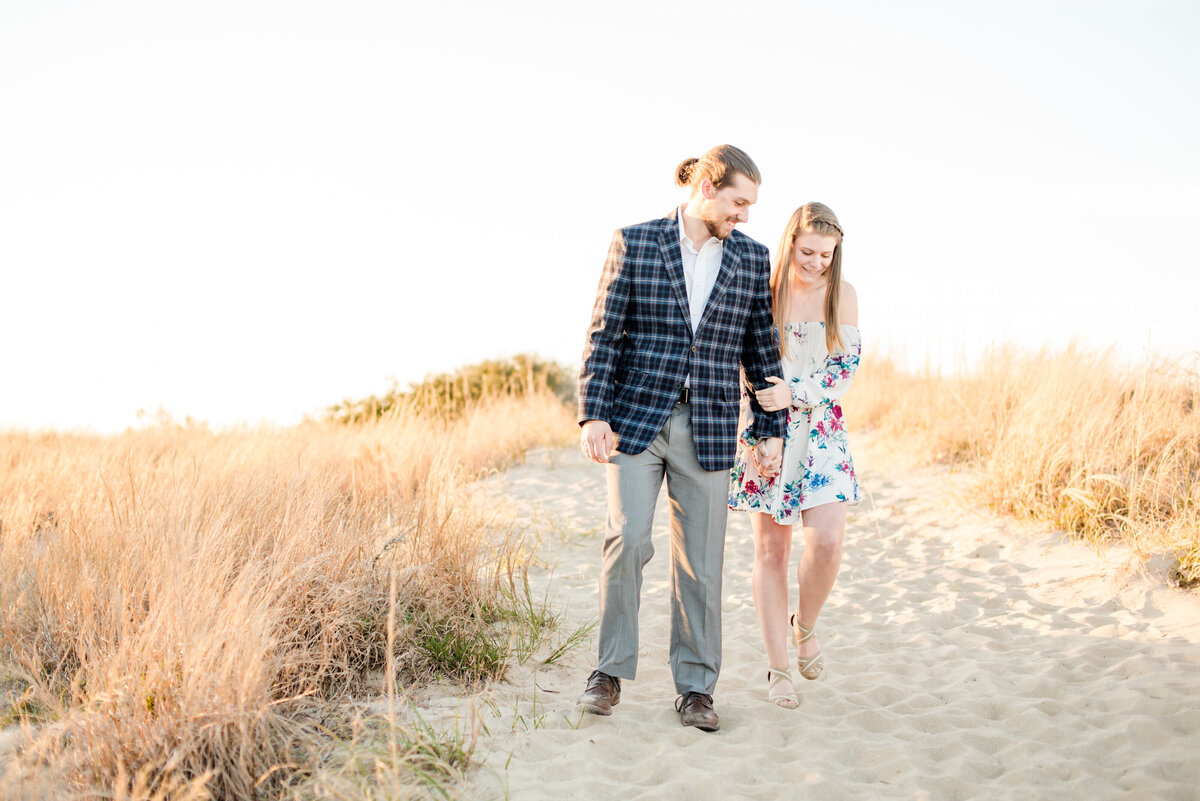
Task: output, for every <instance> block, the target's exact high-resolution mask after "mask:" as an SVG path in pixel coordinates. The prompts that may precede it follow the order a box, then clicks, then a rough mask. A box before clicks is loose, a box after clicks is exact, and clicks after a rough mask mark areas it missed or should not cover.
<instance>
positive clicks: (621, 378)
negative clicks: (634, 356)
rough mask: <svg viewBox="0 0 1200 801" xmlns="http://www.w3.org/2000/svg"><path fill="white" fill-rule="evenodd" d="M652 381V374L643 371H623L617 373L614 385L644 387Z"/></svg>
mask: <svg viewBox="0 0 1200 801" xmlns="http://www.w3.org/2000/svg"><path fill="white" fill-rule="evenodd" d="M649 380H650V374H649V373H646V372H644V371H642V370H622V371H621V372H619V373H617V375H616V377H615V378H614V379H613V383H614V384H616V385H617V386H618V387H630V388H633V387H644V386H646V383H647V382H648V381H649Z"/></svg>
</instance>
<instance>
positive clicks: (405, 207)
mask: <svg viewBox="0 0 1200 801" xmlns="http://www.w3.org/2000/svg"><path fill="white" fill-rule="evenodd" d="M1197 42H1200V3H1194V2H1173V3H1172V2H1144V3H1139V4H1137V5H1133V4H1129V3H1116V2H1047V1H1046V0H1041V1H1040V2H994V3H983V2H980V3H959V2H919V3H902V2H849V3H845V2H839V3H829V2H824V3H813V2H766V1H765V0H756V1H755V0H751V1H749V2H739V3H730V2H721V3H708V2H694V1H693V2H664V3H651V2H648V1H647V0H642V1H641V2H636V1H632V0H631V1H628V2H627V1H626V0H619V1H618V2H607V3H603V4H598V3H565V2H547V3H530V2H513V3H503V4H502V3H495V2H454V0H442V1H441V2H352V3H336V4H335V3H314V2H294V0H286V1H285V0H279V2H266V1H260V0H239V1H238V2H224V1H222V0H208V1H207V2H204V3H187V4H185V3H166V2H156V1H151V2H92V3H87V2H47V1H46V0H5V1H4V2H3V3H2V4H0V290H2V295H0V428H3V427H45V426H54V427H59V428H66V427H87V428H91V429H94V430H101V431H107V430H119V429H121V428H123V427H125V426H127V425H133V424H136V422H137V419H136V413H137V411H138V410H139V409H146V410H149V411H154V410H155V409H157V408H159V407H162V408H164V409H165V410H166V411H168V412H169V413H170V414H172V415H174V416H175V417H177V418H182V417H184V416H189V415H190V416H193V417H196V418H198V419H203V420H208V421H211V422H214V423H218V424H224V423H232V422H237V421H249V422H256V421H260V420H269V421H275V422H281V423H287V422H291V421H294V420H297V419H299V418H300V417H301V416H302V415H304V414H305V413H312V412H315V411H317V410H319V409H320V408H322V407H324V406H326V405H329V404H331V403H335V402H337V401H338V400H340V399H342V398H344V397H361V396H364V395H367V394H370V393H372V392H381V391H384V390H385V389H386V388H387V387H388V385H389V380H390V379H391V378H395V379H398V380H399V381H400V382H401V384H402V385H404V384H407V382H409V381H412V380H417V379H420V378H421V377H422V376H423V375H425V374H427V373H429V372H436V371H442V370H447V369H452V368H454V367H457V366H460V365H462V364H466V363H470V362H474V361H479V360H481V359H484V358H492V357H498V356H507V355H511V354H514V353H519V352H537V353H539V354H541V355H542V356H545V357H549V358H554V359H558V360H561V361H564V362H567V363H572V364H575V363H577V362H578V360H579V354H580V351H581V348H582V344H583V333H584V329H585V327H586V324H587V318H588V314H589V311H590V308H591V304H592V300H593V298H594V294H595V288H596V282H597V279H598V277H599V271H600V267H601V265H602V263H603V258H604V254H605V250H606V247H607V244H608V241H609V238H610V236H611V234H612V231H613V229H615V228H617V227H619V226H621V225H625V224H629V223H634V222H640V221H642V220H645V219H648V218H651V217H656V216H661V215H663V214H665V213H667V212H668V211H669V210H670V209H671V208H672V207H673V206H674V205H675V204H677V203H678V202H679V200H680V190H678V189H676V188H675V187H674V185H673V183H672V174H673V171H674V168H675V166H676V164H677V163H678V162H679V161H681V160H682V159H683V158H685V157H688V156H698V155H699V154H700V153H701V152H702V151H703V150H705V149H707V148H708V147H710V146H712V145H715V144H719V143H723V142H729V143H732V144H736V145H738V146H739V147H742V148H743V149H745V150H746V151H747V152H749V153H750V155H751V156H752V157H753V158H754V159H755V161H756V162H757V163H758V165H759V167H760V168H761V170H762V172H763V176H764V181H763V185H762V188H761V191H760V193H759V203H758V205H757V206H756V207H755V208H754V209H753V210H752V212H751V219H750V223H749V224H748V225H747V226H745V228H744V230H745V231H746V233H748V234H749V235H751V236H753V237H755V238H757V239H759V240H760V241H763V242H765V243H766V244H767V245H768V246H770V247H771V248H772V249H774V248H775V247H776V246H777V244H778V238H779V235H780V233H781V231H782V228H783V225H784V223H785V222H786V220H787V217H788V216H789V215H790V213H791V212H792V210H793V209H794V208H795V207H796V206H798V205H799V204H801V203H803V202H805V201H808V200H820V201H823V202H825V203H828V204H829V205H830V206H832V207H833V208H834V209H835V211H837V213H838V215H839V217H840V218H841V220H842V223H843V225H844V227H845V228H846V230H847V242H846V255H845V258H846V262H845V269H846V274H847V277H848V278H849V280H851V281H852V282H853V283H854V284H855V286H856V287H857V288H858V291H859V295H860V299H861V326H862V328H863V331H864V338H865V343H866V348H867V352H868V353H869V352H870V350H871V349H872V348H874V349H876V350H879V349H880V348H882V347H885V346H886V347H891V348H903V349H904V350H905V351H906V352H907V354H908V356H909V357H910V358H911V359H913V360H914V361H917V362H921V361H924V360H926V359H929V360H932V361H935V362H941V363H943V364H946V363H952V362H954V361H956V360H961V359H963V358H970V356H971V355H972V354H974V353H976V352H978V350H979V348H980V347H981V346H983V345H984V344H986V343H988V342H993V341H1001V340H1008V341H1015V342H1019V343H1024V344H1030V345H1036V344H1042V343H1046V344H1051V345H1061V344H1065V343H1066V342H1067V341H1068V340H1069V339H1071V338H1072V337H1075V338H1077V339H1079V340H1080V341H1082V342H1085V343H1088V344H1096V345H1102V344H1110V343H1115V344H1117V345H1118V347H1119V352H1121V353H1123V354H1126V355H1129V356H1133V355H1136V354H1139V353H1141V352H1142V349H1143V348H1144V347H1145V346H1146V345H1147V343H1149V344H1150V345H1151V346H1154V347H1158V348H1161V349H1164V350H1166V351H1168V352H1170V353H1175V354H1179V353H1185V352H1189V351H1191V352H1194V351H1196V350H1197V349H1200V269H1198V268H1200V263H1198V262H1200V259H1198V258H1197V251H1198V247H1197V244H1196V237H1197V231H1198V228H1200V227H1198V226H1197V224H1196V223H1195V220H1196V218H1197V215H1198V214H1200V191H1198V190H1200V144H1198V143H1200V47H1198V46H1197V44H1196V43H1197Z"/></svg>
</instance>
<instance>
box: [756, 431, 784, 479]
mask: <svg viewBox="0 0 1200 801" xmlns="http://www.w3.org/2000/svg"><path fill="white" fill-rule="evenodd" d="M754 464H755V466H757V467H758V474H759V475H760V476H762V477H763V478H771V477H772V476H775V475H778V474H779V471H780V469H781V468H782V467H783V440H782V439H781V438H780V437H768V438H766V439H760V440H759V441H758V444H756V445H755V446H754Z"/></svg>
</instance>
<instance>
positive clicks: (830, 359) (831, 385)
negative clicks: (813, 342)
mask: <svg viewBox="0 0 1200 801" xmlns="http://www.w3.org/2000/svg"><path fill="white" fill-rule="evenodd" d="M841 333H842V338H843V339H844V340H845V343H846V348H845V350H842V351H840V352H838V353H834V354H831V355H829V356H826V357H825V362H824V364H822V365H821V367H820V368H819V369H817V370H814V371H813V372H811V373H809V374H808V375H806V376H795V377H793V378H792V380H791V382H790V383H791V390H792V406H796V407H806V406H820V405H821V404H822V403H833V402H834V401H836V400H837V399H838V398H840V397H842V395H843V394H845V392H846V390H847V389H849V388H850V382H851V381H852V380H853V379H854V372H855V371H856V370H857V369H858V360H859V357H861V356H862V336H861V334H859V331H858V328H856V327H854V326H849V325H847V326H842V332H841Z"/></svg>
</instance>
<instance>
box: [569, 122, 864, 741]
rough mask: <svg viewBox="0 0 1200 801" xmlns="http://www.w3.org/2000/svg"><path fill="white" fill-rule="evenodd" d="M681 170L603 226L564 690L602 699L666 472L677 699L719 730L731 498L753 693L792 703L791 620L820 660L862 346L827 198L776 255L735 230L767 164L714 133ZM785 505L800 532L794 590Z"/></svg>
mask: <svg viewBox="0 0 1200 801" xmlns="http://www.w3.org/2000/svg"><path fill="white" fill-rule="evenodd" d="M676 182H677V183H678V184H679V185H680V186H686V187H689V189H690V191H691V197H690V199H689V200H688V201H687V202H686V203H683V204H682V205H680V206H679V208H678V209H675V210H672V212H671V213H670V214H669V215H667V216H666V217H664V218H662V219H659V220H652V221H650V222H646V223H641V224H638V225H632V226H629V227H627V228H622V229H621V230H619V231H617V232H616V234H615V235H614V236H613V241H612V245H611V246H610V247H609V251H608V259H607V261H606V262H605V265H604V272H603V274H602V276H601V278H600V288H599V291H598V293H597V297H596V304H595V308H594V310H593V312H592V321H591V325H590V326H589V328H588V333H587V343H586V345H585V348H584V353H583V368H582V371H581V374H580V378H579V421H580V425H581V426H582V434H581V446H582V449H583V452H584V455H585V456H587V457H588V458H589V459H591V460H593V461H595V462H599V463H601V464H604V465H606V471H607V474H606V479H607V486H608V520H607V525H606V527H605V536H604V545H603V551H602V568H601V576H600V638H599V639H600V642H599V662H598V664H597V669H596V670H594V671H593V672H592V674H591V676H590V677H589V678H588V684H587V689H586V690H585V692H584V693H583V695H582V696H580V698H579V705H580V706H581V707H582V708H583V709H584V710H585V711H587V712H591V713H594V714H599V715H609V714H612V708H613V706H615V705H616V704H617V703H618V702H619V701H620V697H621V680H622V679H633V678H634V676H635V674H636V672H637V657H638V607H639V602H640V596H641V587H642V569H643V568H644V567H645V565H646V564H647V563H648V562H649V561H650V557H651V556H652V555H653V553H654V547H653V545H652V543H651V537H650V531H651V525H652V522H653V516H654V506H655V502H656V500H657V498H658V493H659V489H660V487H661V485H662V482H663V479H664V477H665V478H666V482H667V493H668V495H669V497H670V501H671V504H670V508H671V520H670V522H671V526H670V559H671V571H670V589H671V640H670V663H671V673H672V675H673V677H674V681H675V690H676V692H677V693H678V694H679V697H678V699H677V701H676V710H677V711H678V712H679V713H680V720H681V722H682V723H683V725H684V726H695V727H697V728H699V729H702V730H704V731H716V730H717V729H718V728H719V727H720V721H719V718H718V716H717V713H716V711H715V710H714V709H713V690H714V689H715V687H716V683H717V676H718V674H719V673H720V669H721V570H722V564H723V559H724V548H725V522H726V515H727V511H728V509H738V510H743V511H747V512H749V513H750V515H751V521H752V528H753V530H754V574H753V594H754V604H755V609H756V612H757V614H758V619H759V624H760V625H761V627H762V635H763V642H764V645H765V646H766V652H767V665H768V667H767V670H766V674H765V676H766V678H765V682H764V685H765V692H766V697H767V699H768V700H769V701H771V702H772V703H775V704H777V705H779V706H782V707H786V708H794V707H796V706H797V705H798V700H797V696H796V692H795V685H794V684H793V681H792V675H791V672H790V670H789V667H788V666H789V661H790V660H789V659H788V656H787V635H788V631H789V628H790V631H791V634H792V639H793V640H794V642H795V643H796V646H797V651H798V653H797V658H796V663H797V666H798V672H799V673H800V675H802V676H804V677H805V678H807V679H816V678H818V677H819V676H820V674H821V671H822V669H823V660H822V656H821V651H820V645H819V643H818V641H817V640H816V638H815V636H814V626H815V624H816V621H817V616H818V614H819V613H820V611H821V607H822V605H823V604H824V603H825V599H826V598H827V597H828V596H829V592H830V590H831V589H832V587H833V583H834V580H835V578H836V577H837V571H838V566H839V564H840V561H841V552H842V538H843V534H844V531H845V523H846V505H847V504H848V503H854V502H857V501H858V500H859V488H858V482H857V480H856V479H855V475H854V467H853V464H852V462H851V459H850V453H849V449H848V445H847V440H846V434H845V425H844V423H843V421H842V412H841V407H840V406H838V403H837V400H838V398H839V397H840V396H841V394H842V393H843V392H844V391H845V390H846V388H847V387H848V386H849V384H850V381H851V379H852V377H853V375H854V371H855V368H856V367H857V366H858V358H859V353H860V350H861V345H860V340H859V333H858V328H857V327H856V326H857V323H858V304H857V299H856V296H855V293H854V289H853V288H852V287H851V286H850V285H849V284H848V283H846V282H844V281H842V279H841V252H842V247H841V245H842V229H841V225H840V223H839V222H838V220H837V218H836V217H835V216H834V214H833V212H832V211H831V210H830V209H829V208H828V207H826V206H823V205H822V204H820V203H809V204H807V205H804V206H801V207H800V208H799V209H797V210H796V212H795V213H794V214H793V215H792V218H791V220H790V221H789V222H788V226H787V228H786V230H785V231H784V235H783V240H782V243H781V245H780V248H779V251H778V252H777V253H776V259H775V263H774V266H773V267H772V265H771V264H770V262H769V258H768V253H767V248H766V247H765V246H763V245H762V244H760V243H758V242H755V241H754V240H753V239H750V238H749V237H747V236H745V235H743V234H742V233H741V232H740V231H736V230H735V226H736V225H737V224H738V223H740V222H745V221H746V220H747V219H748V216H749V209H750V206H752V205H753V204H754V202H755V201H756V200H757V199H758V187H759V184H760V183H761V182H762V178H761V176H760V174H759V171H758V168H757V167H756V166H755V164H754V162H753V161H751V159H750V157H749V156H747V155H746V154H745V153H744V152H743V151H741V150H739V149H738V148H736V147H732V146H730V145H722V146H719V147H715V148H713V149H712V150H710V151H708V152H707V153H705V154H704V155H703V156H702V157H701V158H699V159H687V160H686V161H684V162H683V163H682V164H681V165H679V168H678V171H677V174H676ZM739 368H740V371H741V374H740V372H739ZM743 385H744V386H745V389H743ZM739 417H740V418H741V419H740V422H739ZM797 523H799V524H800V525H801V526H802V527H803V530H804V538H805V549H804V553H803V555H802V556H801V558H800V563H799V567H798V569H797V579H798V581H799V597H798V603H797V605H796V607H795V608H794V609H791V608H789V603H788V576H787V572H788V565H789V563H790V555H791V542H792V526H793V525H794V524H797Z"/></svg>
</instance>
